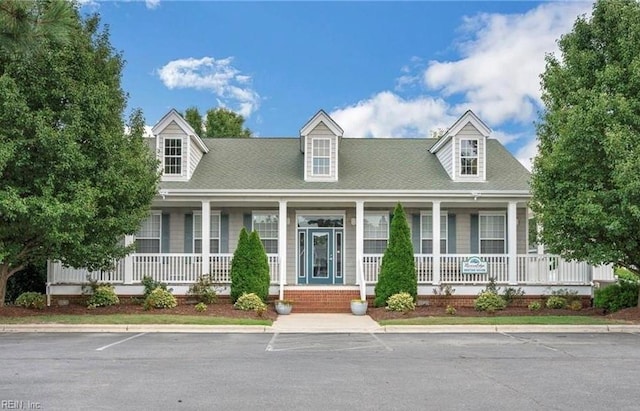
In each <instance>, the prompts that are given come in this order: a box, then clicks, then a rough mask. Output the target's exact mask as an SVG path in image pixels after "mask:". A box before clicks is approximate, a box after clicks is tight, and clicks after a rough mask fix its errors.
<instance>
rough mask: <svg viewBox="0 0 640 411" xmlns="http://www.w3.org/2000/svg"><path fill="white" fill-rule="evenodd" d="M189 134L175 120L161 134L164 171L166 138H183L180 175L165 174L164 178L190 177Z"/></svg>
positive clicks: (159, 147) (180, 178) (159, 153)
mask: <svg viewBox="0 0 640 411" xmlns="http://www.w3.org/2000/svg"><path fill="white" fill-rule="evenodd" d="M187 137H188V136H187V135H186V134H185V133H184V132H183V131H182V129H181V128H180V127H179V126H178V125H177V124H176V122H175V121H172V122H171V124H169V125H168V126H167V127H166V128H165V129H164V130H162V132H161V133H160V134H159V141H158V143H159V144H158V155H159V156H160V161H161V162H162V171H163V173H164V140H165V139H167V138H177V139H181V140H182V168H181V170H180V171H181V174H180V176H173V175H172V176H163V180H186V179H187V178H188V175H187V173H188V166H189V153H188V143H187Z"/></svg>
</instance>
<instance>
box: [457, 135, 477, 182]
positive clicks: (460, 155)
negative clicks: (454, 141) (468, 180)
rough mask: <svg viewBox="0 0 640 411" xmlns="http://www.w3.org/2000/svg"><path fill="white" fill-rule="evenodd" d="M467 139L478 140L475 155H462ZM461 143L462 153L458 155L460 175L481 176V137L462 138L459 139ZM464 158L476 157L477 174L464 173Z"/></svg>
mask: <svg viewBox="0 0 640 411" xmlns="http://www.w3.org/2000/svg"><path fill="white" fill-rule="evenodd" d="M465 141H475V142H476V150H477V152H476V155H475V156H463V155H462V143H463V142H465ZM458 144H459V145H460V147H459V150H460V154H459V156H458V161H459V165H460V177H480V139H479V138H461V139H460V140H459V143H458ZM463 158H469V159H474V158H475V159H476V172H475V174H463V173H462V170H463V167H462V159H463Z"/></svg>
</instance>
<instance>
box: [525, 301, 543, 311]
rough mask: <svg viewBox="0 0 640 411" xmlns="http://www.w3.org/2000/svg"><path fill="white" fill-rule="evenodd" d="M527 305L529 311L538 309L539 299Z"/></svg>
mask: <svg viewBox="0 0 640 411" xmlns="http://www.w3.org/2000/svg"><path fill="white" fill-rule="evenodd" d="M528 307H529V310H531V311H540V309H541V308H542V304H540V301H533V302H530V303H529V305H528Z"/></svg>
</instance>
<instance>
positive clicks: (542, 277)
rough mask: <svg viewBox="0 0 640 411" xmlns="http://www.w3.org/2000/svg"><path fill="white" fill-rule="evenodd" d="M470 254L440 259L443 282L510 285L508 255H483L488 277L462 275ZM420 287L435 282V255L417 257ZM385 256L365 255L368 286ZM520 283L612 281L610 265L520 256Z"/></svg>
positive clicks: (415, 258)
mask: <svg viewBox="0 0 640 411" xmlns="http://www.w3.org/2000/svg"><path fill="white" fill-rule="evenodd" d="M469 257H472V255H471V254H469V255H466V254H445V255H441V256H440V281H441V282H443V283H452V284H484V283H487V282H489V279H490V278H494V279H495V281H496V283H502V284H507V283H509V256H508V255H503V254H482V255H481V256H480V257H481V258H482V259H483V260H485V261H486V262H487V265H488V267H487V268H488V272H487V274H463V273H462V269H461V267H462V262H463V261H464V260H466V259H468V258H469ZM414 261H415V266H416V275H417V277H418V284H431V283H432V282H433V256H432V255H429V254H416V255H415V256H414ZM381 264H382V254H366V255H364V257H363V270H364V279H365V282H366V283H368V284H375V283H376V282H377V281H378V273H379V272H380V266H381ZM516 264H517V266H516V267H517V282H518V283H519V284H590V283H591V280H592V279H593V278H594V277H593V275H594V274H595V273H597V276H598V278H602V279H612V278H613V276H612V268H611V266H599V267H592V266H590V265H589V264H587V263H584V262H578V261H567V260H565V259H563V258H561V257H559V256H555V255H538V254H521V255H518V256H517V260H516Z"/></svg>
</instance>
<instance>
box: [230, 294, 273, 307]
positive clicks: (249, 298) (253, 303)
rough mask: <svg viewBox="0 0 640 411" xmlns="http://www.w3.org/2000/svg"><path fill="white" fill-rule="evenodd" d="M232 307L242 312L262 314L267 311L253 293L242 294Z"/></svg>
mask: <svg viewBox="0 0 640 411" xmlns="http://www.w3.org/2000/svg"><path fill="white" fill-rule="evenodd" d="M233 306H234V307H235V308H237V309H238V310H242V311H255V312H264V310H266V309H267V305H266V304H265V303H264V302H262V299H261V298H260V297H259V296H258V295H257V294H255V293H244V294H242V295H241V296H240V297H238V300H237V301H236V302H235V304H233Z"/></svg>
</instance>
